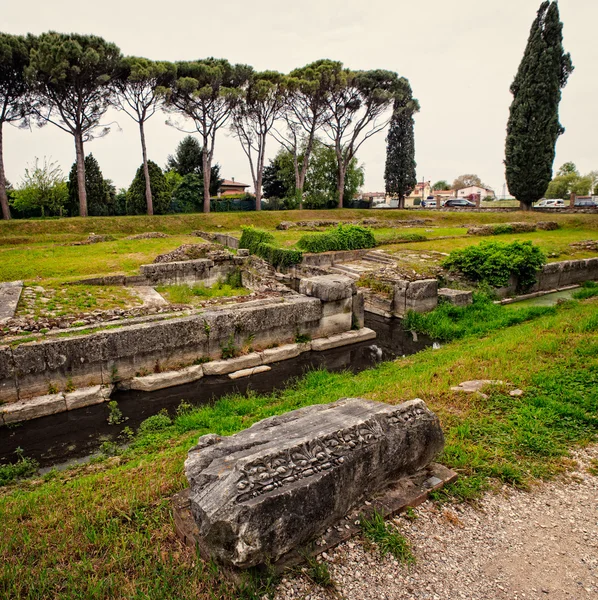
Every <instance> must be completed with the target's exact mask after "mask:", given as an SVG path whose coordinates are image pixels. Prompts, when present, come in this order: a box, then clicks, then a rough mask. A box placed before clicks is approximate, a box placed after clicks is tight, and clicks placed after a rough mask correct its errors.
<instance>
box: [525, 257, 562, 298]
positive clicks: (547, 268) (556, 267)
mask: <svg viewBox="0 0 598 600" xmlns="http://www.w3.org/2000/svg"><path fill="white" fill-rule="evenodd" d="M561 270H562V267H561V263H560V262H555V263H548V264H547V265H544V266H543V267H542V270H541V271H539V272H538V273H537V276H536V278H537V282H536V284H535V285H534V286H533V287H532V288H531V291H533V292H535V291H543V290H554V289H556V288H558V287H559V281H560V279H561Z"/></svg>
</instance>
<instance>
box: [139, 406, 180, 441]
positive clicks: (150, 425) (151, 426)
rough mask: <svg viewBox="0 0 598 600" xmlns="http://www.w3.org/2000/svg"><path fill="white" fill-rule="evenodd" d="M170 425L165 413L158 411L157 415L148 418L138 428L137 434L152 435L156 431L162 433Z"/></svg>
mask: <svg viewBox="0 0 598 600" xmlns="http://www.w3.org/2000/svg"><path fill="white" fill-rule="evenodd" d="M171 425H172V419H171V418H170V417H169V416H168V414H167V413H166V411H163V412H162V411H160V412H159V413H158V414H157V415H152V416H151V417H148V418H147V419H145V421H143V422H142V423H141V425H140V426H139V434H141V435H143V434H145V433H154V432H156V431H162V430H164V429H166V428H167V427H170V426H171Z"/></svg>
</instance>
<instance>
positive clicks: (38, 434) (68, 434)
mask: <svg viewBox="0 0 598 600" xmlns="http://www.w3.org/2000/svg"><path fill="white" fill-rule="evenodd" d="M365 325H366V327H370V328H371V329H373V330H374V331H376V333H377V338H376V339H375V340H371V341H368V342H363V343H360V344H354V345H352V346H346V347H344V348H335V349H333V350H327V351H325V352H306V353H304V354H301V355H300V356H298V357H297V358H294V359H291V360H287V361H283V362H279V363H274V364H272V365H270V366H271V367H272V370H271V371H267V372H266V373H259V374H257V375H253V376H251V377H245V378H243V379H239V380H231V379H229V378H228V377H226V376H224V377H204V378H203V379H200V380H199V381H196V382H194V383H190V384H187V385H182V386H178V387H174V388H169V389H165V390H160V391H157V392H152V393H148V392H138V391H128V392H116V393H115V394H113V396H112V399H113V400H116V401H117V402H118V407H119V409H120V410H121V412H122V414H123V416H124V417H126V421H125V422H124V423H123V424H121V425H109V424H108V421H107V418H108V414H109V409H108V405H107V404H98V405H96V406H90V407H88V408H81V409H78V410H74V411H70V412H64V413H60V414H56V415H51V416H49V417H42V418H40V419H35V420H33V421H28V422H25V423H23V424H22V425H19V426H16V427H13V428H7V427H3V428H1V429H0V463H3V462H12V461H14V459H15V450H16V449H17V448H21V449H22V450H23V452H24V454H25V456H29V457H32V458H35V459H36V460H37V461H38V462H39V463H40V465H41V466H42V467H49V466H51V465H56V464H60V463H64V462H67V461H74V460H76V459H77V458H81V457H86V456H89V455H90V454H92V453H93V452H95V451H97V450H98V448H99V446H100V445H101V444H102V442H104V441H109V440H117V439H118V436H119V434H120V432H121V431H122V430H123V428H124V427H130V428H131V429H133V430H135V429H136V428H137V427H138V426H139V424H140V423H141V422H142V421H143V420H145V419H147V418H148V417H150V416H152V415H155V414H156V413H158V412H159V411H160V410H162V409H164V408H165V409H167V410H168V412H169V413H171V414H174V412H175V410H176V408H177V407H178V406H179V404H180V403H181V400H185V401H186V402H189V403H190V404H193V405H198V406H199V405H203V404H209V403H210V402H213V401H214V400H217V399H218V398H221V397H222V396H225V395H226V394H232V393H241V394H244V393H246V392H247V390H249V389H250V390H252V391H253V392H257V393H269V392H272V391H273V390H276V389H281V388H284V387H286V386H287V385H289V383H290V382H291V381H292V380H293V379H295V378H297V377H300V376H301V375H303V374H304V373H306V372H307V371H309V370H313V369H319V368H325V369H327V370H329V371H333V372H334V371H346V370H348V371H352V372H353V373H359V372H360V371H363V370H365V369H369V368H372V367H373V366H375V365H376V364H377V363H379V362H381V361H387V360H392V359H393V358H396V357H397V356H403V355H409V354H414V353H415V352H419V351H420V350H423V349H425V348H427V347H428V346H430V345H431V344H432V340H430V339H429V338H427V337H425V336H422V335H419V336H414V335H413V334H412V333H411V332H410V331H405V330H404V329H403V327H402V321H401V320H400V319H386V318H384V317H378V316H376V315H372V314H370V313H366V321H365Z"/></svg>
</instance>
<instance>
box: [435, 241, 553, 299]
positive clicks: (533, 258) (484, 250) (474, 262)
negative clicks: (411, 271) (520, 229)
mask: <svg viewBox="0 0 598 600" xmlns="http://www.w3.org/2000/svg"><path fill="white" fill-rule="evenodd" d="M545 263H546V256H545V255H544V253H543V252H542V250H540V248H539V247H538V246H534V245H533V244H532V243H531V242H529V241H528V242H512V243H511V244H505V243H501V242H482V243H481V244H479V245H478V246H469V247H467V248H463V249H462V250H453V252H451V254H450V256H449V257H448V258H447V259H446V260H445V261H444V262H443V263H442V266H443V267H445V268H447V269H454V270H457V271H460V272H461V273H463V275H465V277H467V278H468V279H470V280H471V281H479V282H484V283H487V284H488V285H490V286H492V287H504V286H506V285H508V284H509V279H510V278H511V276H515V277H516V278H517V289H518V290H519V291H525V290H527V289H529V288H530V287H531V286H532V285H534V283H535V282H536V273H537V271H539V270H540V269H541V268H542V265H544V264H545Z"/></svg>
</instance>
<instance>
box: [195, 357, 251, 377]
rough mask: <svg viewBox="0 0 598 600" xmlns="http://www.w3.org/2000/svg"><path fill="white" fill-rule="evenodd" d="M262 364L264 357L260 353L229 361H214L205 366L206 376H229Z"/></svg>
mask: <svg viewBox="0 0 598 600" xmlns="http://www.w3.org/2000/svg"><path fill="white" fill-rule="evenodd" d="M261 364H262V356H261V354H260V353H259V352H252V353H251V354H245V355H244V356H239V357H238V358H229V359H228V360H214V361H212V362H209V363H206V364H205V365H203V373H204V375H228V374H229V373H234V372H235V371H240V370H241V369H250V368H251V367H257V366H259V365H261Z"/></svg>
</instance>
